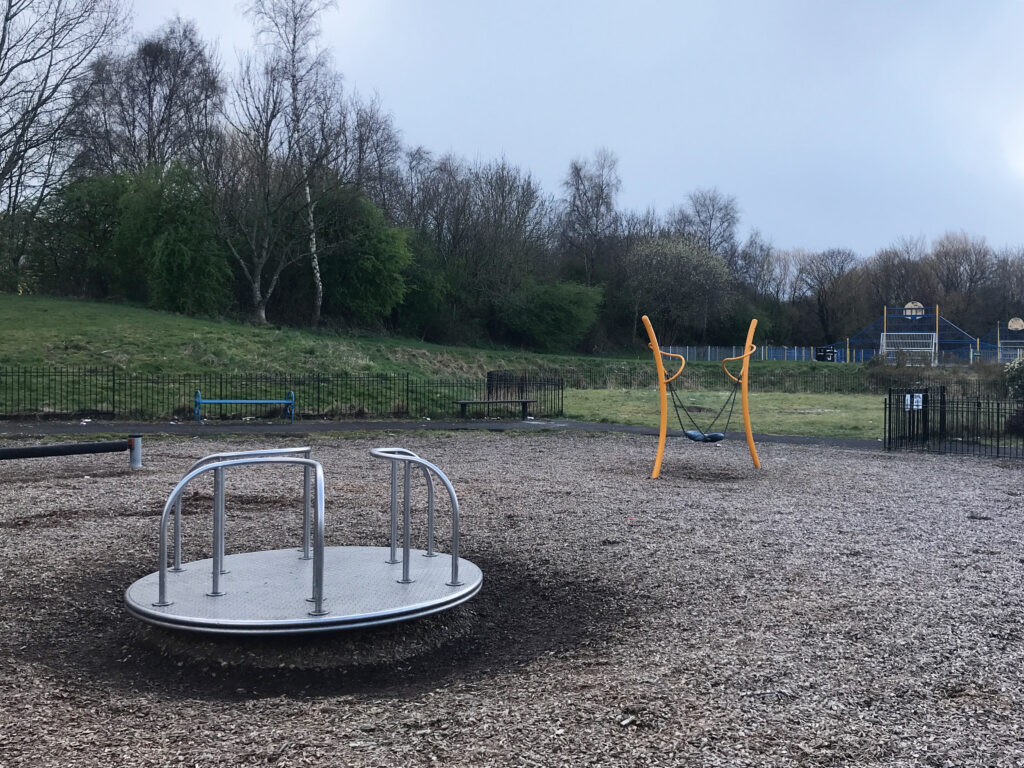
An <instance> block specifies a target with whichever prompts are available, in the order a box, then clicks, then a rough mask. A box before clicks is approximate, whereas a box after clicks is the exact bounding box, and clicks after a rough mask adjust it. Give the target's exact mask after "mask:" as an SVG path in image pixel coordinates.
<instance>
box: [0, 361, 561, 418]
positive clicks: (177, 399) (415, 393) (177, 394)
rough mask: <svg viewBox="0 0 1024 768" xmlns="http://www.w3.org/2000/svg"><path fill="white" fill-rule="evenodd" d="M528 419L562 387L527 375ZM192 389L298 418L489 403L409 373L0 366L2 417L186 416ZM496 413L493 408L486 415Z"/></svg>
mask: <svg viewBox="0 0 1024 768" xmlns="http://www.w3.org/2000/svg"><path fill="white" fill-rule="evenodd" d="M523 386H524V387H526V388H527V389H526V391H528V393H529V395H528V396H529V397H530V399H532V400H534V401H535V402H534V403H532V404H531V406H530V413H531V414H532V415H534V416H540V417H556V416H560V415H562V408H563V403H564V398H563V389H564V384H563V382H562V381H561V380H559V379H554V378H546V377H544V378H542V377H529V378H528V379H527V380H524V382H523ZM196 390H200V391H201V392H202V396H203V398H204V399H233V400H273V399H283V398H284V397H285V396H286V395H287V393H288V392H289V391H292V392H294V393H295V413H296V417H297V418H324V419H333V418H352V417H414V418H418V417H424V416H426V417H432V418H433V417H446V416H453V415H456V414H457V413H458V410H459V409H458V406H457V405H456V404H455V402H456V401H458V400H486V399H488V387H487V382H486V381H482V380H470V379H441V378H438V379H417V378H413V377H411V376H409V375H408V374H311V375H301V376H292V375H284V374H175V375H151V374H141V373H129V372H126V371H122V370H118V369H116V368H21V367H18V368H11V367H0V416H2V417H5V418H19V417H36V418H72V417H74V418H78V417H95V418H107V419H114V420H119V419H120V420H127V419H137V420H141V421H149V420H157V419H178V420H188V419H191V418H192V413H193V406H194V398H195V393H196ZM499 413H502V412H501V411H499V410H495V411H494V413H492V414H491V415H499ZM283 414H284V406H282V405H273V406H268V405H256V404H214V405H204V406H203V416H204V418H207V419H220V418H223V419H255V418H273V417H278V416H282V415H283Z"/></svg>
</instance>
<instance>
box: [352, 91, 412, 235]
mask: <svg viewBox="0 0 1024 768" xmlns="http://www.w3.org/2000/svg"><path fill="white" fill-rule="evenodd" d="M343 109H344V114H343V116H342V119H343V122H344V131H343V137H342V146H341V148H340V151H339V153H338V160H337V165H338V171H339V173H340V175H341V177H342V179H344V181H345V182H346V183H348V184H352V185H353V186H355V187H356V188H357V189H359V190H361V191H362V192H363V193H364V194H366V196H367V197H368V198H370V200H372V201H373V202H374V203H376V204H377V207H378V208H380V209H381V210H382V211H383V212H384V215H385V216H386V217H387V218H388V219H389V220H391V221H395V220H397V218H398V217H399V216H400V215H401V214H400V213H399V210H398V208H399V207H400V202H399V200H398V199H397V198H399V197H400V196H401V191H400V188H401V181H400V179H401V171H400V169H399V161H400V159H401V156H402V141H401V137H400V135H399V133H398V129H397V128H395V125H394V120H393V118H392V117H391V115H389V114H387V113H386V112H384V110H383V108H382V107H381V105H380V102H379V101H378V100H377V99H376V98H374V99H371V100H370V101H363V100H362V99H361V98H360V97H359V95H358V94H355V95H353V96H352V97H351V98H349V99H347V100H346V101H345V103H344V105H343Z"/></svg>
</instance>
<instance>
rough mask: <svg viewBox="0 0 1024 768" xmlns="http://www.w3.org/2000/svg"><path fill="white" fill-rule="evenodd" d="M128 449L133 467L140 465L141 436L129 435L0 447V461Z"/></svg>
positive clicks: (136, 467)
mask: <svg viewBox="0 0 1024 768" xmlns="http://www.w3.org/2000/svg"><path fill="white" fill-rule="evenodd" d="M121 451H128V452H129V453H130V457H129V458H130V460H131V462H132V468H133V469H139V468H141V467H142V436H141V435H131V436H130V437H129V438H128V439H127V440H102V441H99V442H94V443H54V444H53V445H26V446H22V447H17V448H0V461H4V460H5V459H40V458H43V457H46V456H77V455H79V454H83V453H120V452H121Z"/></svg>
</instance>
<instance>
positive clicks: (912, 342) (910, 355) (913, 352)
mask: <svg viewBox="0 0 1024 768" xmlns="http://www.w3.org/2000/svg"><path fill="white" fill-rule="evenodd" d="M878 354H880V355H881V356H882V357H883V358H884V359H885V360H891V361H892V362H897V361H899V362H905V363H906V364H907V365H938V363H939V334H937V333H926V332H920V331H917V332H908V331H889V332H883V333H882V338H881V340H880V342H879V345H878Z"/></svg>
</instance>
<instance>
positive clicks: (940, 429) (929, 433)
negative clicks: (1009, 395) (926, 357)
mask: <svg viewBox="0 0 1024 768" xmlns="http://www.w3.org/2000/svg"><path fill="white" fill-rule="evenodd" d="M884 425H885V426H884V430H883V432H884V437H883V442H884V445H885V449H886V450H888V451H900V450H903V451H925V452H931V453H958V454H970V455H974V456H993V457H999V458H1012V459H1021V458H1024V402H1022V401H1019V400H1008V399H1004V398H988V397H973V398H970V397H959V396H954V397H950V396H949V393H948V392H947V391H946V389H945V387H941V386H940V387H893V388H891V389H890V390H889V393H888V396H887V397H886V399H885V417H884Z"/></svg>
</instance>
